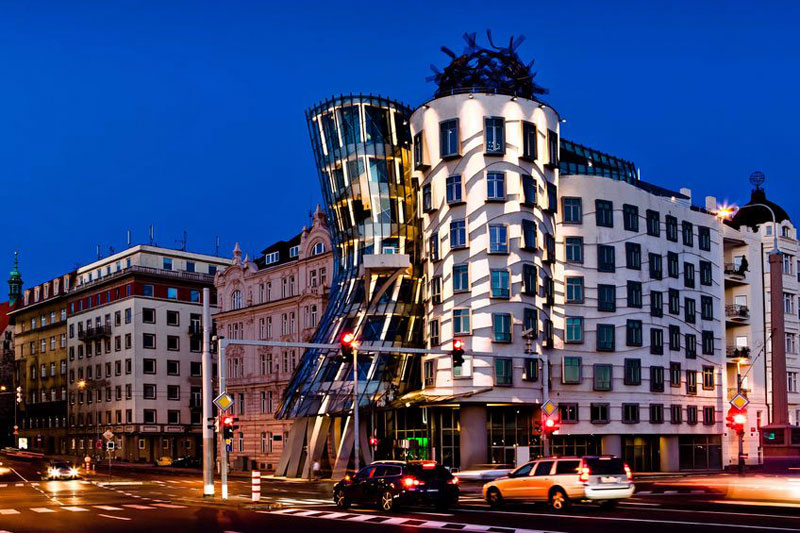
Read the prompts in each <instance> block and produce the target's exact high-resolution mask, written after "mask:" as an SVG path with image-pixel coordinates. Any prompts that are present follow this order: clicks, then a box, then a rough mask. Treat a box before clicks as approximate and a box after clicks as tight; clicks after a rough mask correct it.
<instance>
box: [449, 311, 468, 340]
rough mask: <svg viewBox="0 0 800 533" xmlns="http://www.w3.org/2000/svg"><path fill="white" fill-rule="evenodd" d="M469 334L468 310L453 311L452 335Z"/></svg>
mask: <svg viewBox="0 0 800 533" xmlns="http://www.w3.org/2000/svg"><path fill="white" fill-rule="evenodd" d="M470 333H471V329H470V319H469V309H453V334H455V335H469V334H470Z"/></svg>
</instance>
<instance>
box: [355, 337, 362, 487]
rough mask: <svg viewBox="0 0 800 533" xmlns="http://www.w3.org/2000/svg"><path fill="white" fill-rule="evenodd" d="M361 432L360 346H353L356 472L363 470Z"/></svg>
mask: <svg viewBox="0 0 800 533" xmlns="http://www.w3.org/2000/svg"><path fill="white" fill-rule="evenodd" d="M360 436H361V432H360V431H359V426H358V348H357V347H356V346H353V451H354V452H355V454H356V460H355V463H354V464H355V467H356V472H358V471H359V470H361V461H359V456H360V451H361V449H360V446H359V442H358V440H359V437H360Z"/></svg>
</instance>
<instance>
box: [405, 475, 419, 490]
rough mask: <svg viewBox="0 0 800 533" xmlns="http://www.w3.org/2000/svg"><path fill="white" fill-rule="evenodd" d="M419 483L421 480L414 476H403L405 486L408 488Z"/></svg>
mask: <svg viewBox="0 0 800 533" xmlns="http://www.w3.org/2000/svg"><path fill="white" fill-rule="evenodd" d="M417 485H419V480H418V479H417V478H415V477H413V476H407V477H404V478H403V486H404V487H406V488H410V487H416V486H417Z"/></svg>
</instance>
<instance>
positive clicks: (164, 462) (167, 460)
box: [156, 456, 172, 466]
mask: <svg viewBox="0 0 800 533" xmlns="http://www.w3.org/2000/svg"><path fill="white" fill-rule="evenodd" d="M156 466H172V457H167V456H164V457H159V458H158V459H157V460H156Z"/></svg>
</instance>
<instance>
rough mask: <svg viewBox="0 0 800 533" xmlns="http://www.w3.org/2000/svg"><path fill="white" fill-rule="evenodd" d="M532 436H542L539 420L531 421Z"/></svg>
mask: <svg viewBox="0 0 800 533" xmlns="http://www.w3.org/2000/svg"><path fill="white" fill-rule="evenodd" d="M533 434H534V435H541V434H542V422H541V421H540V420H534V421H533Z"/></svg>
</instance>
